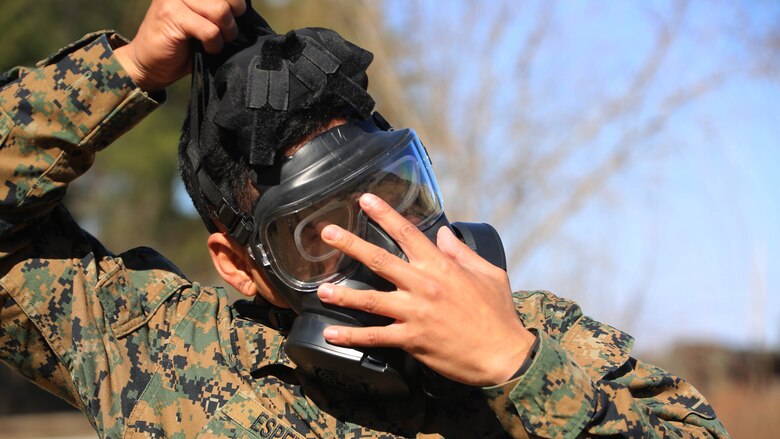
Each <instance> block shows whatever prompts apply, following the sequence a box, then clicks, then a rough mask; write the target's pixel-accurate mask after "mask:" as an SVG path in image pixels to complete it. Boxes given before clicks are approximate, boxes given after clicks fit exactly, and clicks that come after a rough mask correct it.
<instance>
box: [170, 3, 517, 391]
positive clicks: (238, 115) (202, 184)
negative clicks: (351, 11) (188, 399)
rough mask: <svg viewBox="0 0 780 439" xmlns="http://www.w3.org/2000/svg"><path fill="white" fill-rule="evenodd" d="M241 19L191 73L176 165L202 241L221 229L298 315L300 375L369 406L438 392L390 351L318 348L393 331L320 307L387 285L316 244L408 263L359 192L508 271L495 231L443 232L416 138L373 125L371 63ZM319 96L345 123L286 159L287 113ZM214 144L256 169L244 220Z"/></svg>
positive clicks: (471, 227) (333, 37)
mask: <svg viewBox="0 0 780 439" xmlns="http://www.w3.org/2000/svg"><path fill="white" fill-rule="evenodd" d="M237 21H238V24H239V30H240V31H241V34H240V35H239V38H238V39H237V42H238V43H233V45H232V46H231V45H227V46H226V49H225V50H223V52H222V53H221V54H220V55H218V56H209V55H205V54H202V53H197V54H196V57H195V59H194V61H193V77H192V78H193V79H192V96H191V99H190V114H189V136H190V138H189V142H187V143H186V145H184V147H185V148H186V151H185V154H183V156H184V157H185V158H186V160H185V161H184V163H183V166H184V167H185V168H187V169H188V172H189V175H190V176H191V178H190V179H189V184H190V186H191V187H190V188H189V190H190V195H191V196H193V198H195V199H197V198H200V199H201V200H203V201H205V202H207V203H205V204H206V205H209V206H211V207H210V208H209V209H208V210H209V211H208V212H203V211H201V210H202V209H199V213H200V214H201V217H202V218H203V220H204V223H205V225H206V227H207V229H208V230H209V231H210V232H212V233H213V232H217V231H227V233H228V234H229V235H230V236H231V238H232V239H234V240H235V241H236V242H238V243H239V244H240V245H243V246H245V247H246V248H247V249H248V251H249V254H250V256H251V257H252V258H253V259H254V261H255V264H256V265H257V267H258V268H259V269H260V270H261V271H262V272H263V273H264V274H265V277H266V278H267V279H268V280H269V282H270V284H271V286H272V288H274V289H275V291H277V292H278V293H279V294H280V295H281V296H282V297H284V298H285V300H286V301H287V302H288V303H289V305H290V307H291V308H292V310H293V311H294V313H295V315H296V316H295V318H294V322H293V324H292V326H291V328H289V332H288V334H287V340H286V344H285V350H286V353H287V355H288V356H289V358H290V359H291V360H292V361H293V362H294V363H295V364H296V365H297V367H298V370H299V371H300V372H303V373H305V374H308V375H310V376H313V377H316V378H317V379H318V380H320V381H321V382H323V383H327V384H331V385H336V386H339V387H340V388H342V389H347V390H351V391H354V392H356V393H361V394H365V395H383V396H397V397H400V396H404V395H407V394H409V393H410V392H412V391H413V390H414V388H415V387H417V386H420V385H423V386H424V387H427V388H431V387H436V383H432V381H436V380H437V376H436V374H435V373H432V371H430V370H428V369H426V368H425V367H422V366H421V365H419V364H418V363H417V362H416V361H414V360H413V359H412V358H411V356H409V355H408V354H407V353H406V352H404V351H402V350H400V349H384V348H382V349H355V348H344V347H339V346H335V345H331V344H329V343H328V342H326V341H325V340H324V338H323V336H322V331H323V330H324V329H325V328H326V327H327V326H329V325H348V326H377V325H387V324H390V323H392V320H391V319H389V318H387V317H383V316H378V315H372V314H368V313H364V312H361V311H357V310H351V309H345V308H340V307H336V306H331V305H325V304H323V303H321V302H320V301H319V299H318V298H317V295H316V290H317V287H318V286H319V285H320V284H322V283H324V282H330V283H334V284H337V285H343V286H347V287H350V288H354V289H372V290H379V291H392V290H394V289H395V287H394V286H393V285H392V284H391V283H389V282H388V281H387V280H385V279H383V278H381V277H379V276H378V275H376V274H375V273H373V272H371V271H370V270H369V269H367V267H365V266H364V265H362V264H360V263H359V262H358V261H355V260H353V259H351V258H349V257H348V256H346V255H344V254H342V253H340V252H338V251H336V250H335V249H333V248H331V247H329V246H327V245H326V244H324V242H323V241H322V240H321V239H320V232H321V231H322V229H323V228H324V227H325V226H327V225H329V224H337V225H339V226H341V227H342V228H344V229H346V230H348V231H350V232H352V233H354V234H355V235H357V236H359V237H361V238H362V239H364V240H366V241H368V242H370V243H373V244H374V245H377V246H379V247H381V248H384V249H385V250H387V251H388V252H390V253H391V254H393V255H395V256H397V257H400V258H405V255H404V254H403V252H402V251H401V249H400V248H399V247H398V245H397V244H396V243H395V242H394V241H393V239H391V238H390V237H389V236H388V235H387V233H385V231H384V230H382V229H381V228H380V227H378V226H377V225H376V224H375V223H373V222H372V221H371V220H370V219H369V218H368V217H367V216H366V215H365V214H364V213H363V212H362V211H361V209H360V207H359V205H358V198H359V197H360V195H361V194H363V193H367V192H368V193H373V194H375V195H377V196H379V197H381V198H382V199H384V200H385V201H386V202H388V203H389V204H390V205H391V206H392V207H393V208H394V209H395V210H397V211H398V212H400V213H401V215H403V216H404V217H405V218H407V219H408V220H409V221H410V222H411V223H412V224H414V225H415V226H417V227H418V228H419V229H420V230H422V231H423V232H424V233H425V235H426V236H428V237H429V238H430V239H431V240H433V241H434V242H435V240H436V232H437V231H438V229H439V228H440V227H442V226H445V227H450V228H451V229H452V230H453V231H454V233H455V234H456V236H458V237H459V238H460V239H462V240H463V241H464V242H465V243H466V244H468V245H469V246H470V247H471V248H472V249H473V250H475V251H476V252H477V253H478V254H480V255H481V256H482V257H484V258H485V259H487V260H488V261H490V262H492V263H493V264H495V265H497V266H499V267H502V268H505V265H506V262H505V257H504V250H503V246H502V244H501V239H500V237H499V236H498V233H497V232H496V231H495V230H494V229H493V228H492V227H490V226H489V225H487V224H473V223H453V224H450V223H449V222H448V220H447V218H446V216H445V214H444V208H443V206H442V200H441V195H440V192H439V187H438V184H437V182H436V179H435V177H434V174H433V171H432V168H431V161H430V159H429V157H428V154H427V152H426V150H425V148H424V147H423V145H422V143H421V142H420V140H419V139H418V138H417V135H416V134H415V133H414V131H412V130H410V129H402V130H392V129H391V128H390V126H389V124H387V122H386V121H385V120H384V119H383V118H382V117H381V116H379V115H378V113H371V109H372V108H373V105H374V103H373V99H371V97H370V96H369V95H368V93H367V92H366V87H367V77H366V76H365V69H366V68H367V67H368V64H369V63H370V62H371V58H372V56H371V54H370V52H367V51H365V50H363V49H361V48H359V47H357V46H355V45H354V44H352V43H349V42H347V41H346V40H344V39H342V38H341V37H340V36H338V34H336V33H335V32H333V31H329V30H326V29H316V28H308V29H303V30H297V31H294V32H290V33H288V34H286V35H284V36H281V35H276V34H274V33H273V31H272V30H271V29H270V27H268V24H267V23H266V22H265V21H264V20H263V19H262V18H261V17H259V15H257V13H256V12H254V11H253V10H251V8H250V9H249V10H248V11H247V13H245V14H244V15H242V16H241V17H239V19H238V20H237ZM322 93H334V94H335V95H337V96H338V97H339V99H341V101H343V102H344V103H345V105H346V106H347V107H349V108H350V109H351V111H352V115H353V117H352V118H351V119H350V120H351V122H349V123H347V124H346V125H342V126H338V127H336V128H333V129H331V130H329V131H326V132H324V133H322V134H320V135H318V136H317V137H315V138H314V139H312V140H311V141H309V142H308V143H307V144H306V145H303V146H302V147H301V148H300V149H299V150H298V151H297V152H295V153H294V154H293V155H292V156H290V157H284V156H282V155H281V154H278V151H277V150H276V149H275V148H276V145H277V144H278V142H279V139H278V137H276V136H277V134H276V133H278V131H279V129H278V128H279V126H281V125H282V124H283V123H284V121H285V120H286V119H285V118H286V117H288V114H289V112H292V111H297V110H305V109H306V108H307V105H309V104H310V102H311V101H312V100H313V99H316V98H317V96H319V95H321V94H322ZM214 133H217V134H214ZM220 133H229V134H230V139H232V142H217V144H219V145H220V147H222V148H225V149H226V150H227V149H228V148H235V150H233V151H231V152H230V154H231V155H236V154H238V155H241V156H243V157H246V159H247V161H248V163H249V165H250V166H251V167H252V169H253V176H252V183H253V184H254V185H255V187H256V188H257V189H258V192H259V193H260V197H259V198H258V200H257V201H256V204H255V205H254V208H253V209H252V212H251V215H247V214H246V213H244V212H242V211H241V210H240V209H238V208H237V207H236V206H235V205H234V204H233V203H231V202H230V201H228V200H230V199H231V197H228V196H225V193H226V191H227V190H228V189H226V188H225V187H220V186H219V185H218V184H216V183H215V182H214V181H213V180H212V178H211V177H209V174H208V173H207V172H206V171H205V167H206V162H205V161H206V160H207V159H206V158H205V156H206V154H205V153H204V152H203V150H202V144H204V143H205V144H214V142H215V138H218V137H214V136H218V135H219V134H220ZM209 136H211V137H209ZM204 137H205V138H208V139H207V140H206V141H204V140H203V139H204ZM196 204H197V203H196ZM201 204H203V203H201ZM215 223H218V224H220V226H221V227H217V225H216V224H215ZM257 306H260V305H257ZM426 383H427V384H426Z"/></svg>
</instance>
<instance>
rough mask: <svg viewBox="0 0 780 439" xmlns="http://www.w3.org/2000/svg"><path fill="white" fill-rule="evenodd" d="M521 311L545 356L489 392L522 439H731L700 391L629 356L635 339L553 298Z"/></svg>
mask: <svg viewBox="0 0 780 439" xmlns="http://www.w3.org/2000/svg"><path fill="white" fill-rule="evenodd" d="M516 303H518V310H519V311H520V315H521V318H522V319H523V321H524V323H525V324H526V326H528V327H533V328H536V329H537V331H538V337H539V340H540V345H539V350H538V352H537V354H536V356H535V357H534V359H533V362H532V363H531V366H530V367H529V368H528V370H527V371H526V372H525V374H524V375H522V376H520V377H518V378H517V379H515V380H512V381H510V382H508V383H505V384H503V385H500V386H495V387H490V388H485V389H484V392H485V394H486V396H487V398H488V401H489V402H488V403H489V404H490V405H491V407H492V408H493V410H494V411H495V412H496V414H497V415H498V417H499V419H500V420H501V422H502V424H503V425H504V427H505V428H506V429H507V431H509V432H510V433H511V434H512V435H513V436H514V437H527V435H528V434H530V435H532V436H541V437H580V436H625V437H728V433H727V432H726V430H725V428H724V427H723V425H722V424H721V423H720V422H719V421H718V419H717V418H716V417H715V413H714V411H713V409H712V407H710V406H709V404H707V402H706V400H705V399H704V397H703V396H702V395H701V394H700V393H699V392H698V391H697V390H696V389H695V388H694V387H693V386H691V385H690V384H688V383H686V382H685V381H683V380H681V379H680V378H677V377H675V376H673V375H671V374H669V373H668V372H666V371H664V370H662V369H659V368H657V367H654V366H651V365H647V364H644V363H641V362H638V361H637V360H635V359H633V358H631V357H630V356H629V354H630V350H631V346H632V345H633V339H632V338H631V337H630V336H629V335H627V334H625V333H623V332H622V331H619V330H617V329H615V328H612V327H610V326H609V325H605V324H603V323H599V322H596V321H594V320H592V319H590V318H589V317H587V316H583V315H582V312H581V311H580V308H579V307H578V306H577V305H575V304H573V303H572V302H569V301H566V300H562V299H557V298H555V297H554V296H552V295H551V294H549V293H546V292H535V293H527V294H523V295H521V296H519V297H516Z"/></svg>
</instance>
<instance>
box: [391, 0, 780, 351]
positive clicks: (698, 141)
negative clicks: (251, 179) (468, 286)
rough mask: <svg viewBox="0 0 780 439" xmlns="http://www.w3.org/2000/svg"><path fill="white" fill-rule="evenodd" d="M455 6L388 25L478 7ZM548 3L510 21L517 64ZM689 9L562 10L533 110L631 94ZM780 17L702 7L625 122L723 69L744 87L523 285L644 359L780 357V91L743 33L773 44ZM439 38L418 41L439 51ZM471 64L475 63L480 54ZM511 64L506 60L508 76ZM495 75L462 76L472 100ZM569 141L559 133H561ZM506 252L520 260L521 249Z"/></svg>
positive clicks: (520, 281) (566, 234)
mask: <svg viewBox="0 0 780 439" xmlns="http://www.w3.org/2000/svg"><path fill="white" fill-rule="evenodd" d="M446 4H447V8H442V7H441V6H442V5H443V3H442V2H421V3H416V4H415V5H414V7H408V5H405V4H403V3H398V2H389V3H388V13H387V16H388V21H389V22H390V23H391V25H392V26H398V27H399V28H402V26H403V24H404V21H405V20H409V17H408V14H409V11H410V10H414V11H415V12H416V13H419V14H421V16H422V20H420V21H421V22H423V23H429V25H430V28H436V27H437V26H436V23H437V22H440V21H442V20H445V21H446V20H455V22H457V18H455V19H453V17H457V16H458V14H459V13H462V11H463V10H465V9H466V8H465V7H464V3H463V2H447V3H446ZM509 4H510V5H512V7H515V4H513V3H511V2H510V3H509ZM541 4H542V3H540V2H525V3H523V4H522V6H521V4H517V7H522V8H525V9H524V11H523V13H521V14H519V18H517V19H515V20H514V21H511V20H510V21H509V22H508V24H507V26H511V27H512V28H511V29H510V30H509V32H507V38H506V40H505V41H504V42H503V43H502V44H505V45H506V48H507V50H506V51H505V52H502V53H507V54H508V53H511V50H510V49H511V48H512V45H513V44H515V42H516V41H521V40H522V39H523V38H522V37H523V36H524V35H525V34H526V33H527V32H528V31H529V28H530V27H531V26H532V25H533V20H534V17H535V11H536V10H538V9H539V6H540V5H541ZM482 5H483V7H484V10H485V11H486V14H489V13H490V12H492V10H491V8H493V9H495V8H497V7H498V3H497V2H485V3H482ZM675 5H676V3H673V2H666V1H654V2H607V1H588V2H585V1H568V2H560V3H558V4H557V6H556V9H555V14H554V15H553V20H552V23H553V25H554V26H555V31H554V32H553V33H552V34H551V35H550V36H549V37H548V39H549V41H550V42H549V43H548V45H546V46H544V45H543V46H542V49H541V50H540V52H539V56H538V58H537V63H536V65H535V67H534V70H533V71H532V73H531V77H532V80H531V82H530V84H531V87H534V88H535V89H534V91H535V92H536V93H537V94H538V95H539V96H541V97H542V99H541V100H537V101H536V104H537V105H536V106H534V107H533V108H525V109H524V111H530V112H532V113H534V114H535V115H537V116H539V117H542V118H544V117H546V115H547V114H552V115H555V114H560V113H562V112H565V111H566V110H571V109H573V110H575V111H576V110H577V109H580V108H583V109H585V110H587V108H588V107H587V100H588V99H590V98H593V99H596V98H597V97H598V96H599V95H611V94H613V93H618V92H619V91H620V90H621V88H622V87H625V86H626V84H627V83H629V82H630V80H631V75H630V73H631V72H632V69H636V68H637V67H638V66H639V65H640V64H641V62H642V60H644V59H645V57H646V55H647V53H648V51H649V50H650V49H651V48H652V45H653V41H654V40H653V39H652V36H653V35H654V34H653V31H654V29H656V27H655V26H656V24H657V23H658V22H659V20H660V21H663V20H667V19H668V17H669V16H670V15H671V14H670V11H671V10H672V9H673V7H674V6H675ZM404 14H406V15H404ZM778 17H780V4H778V3H776V2H768V1H766V2H761V1H757V2H750V3H747V4H744V5H742V4H734V3H729V2H724V1H709V2H705V1H694V2H691V3H690V4H689V8H688V10H687V13H686V14H685V16H684V19H683V25H684V26H683V28H684V29H685V30H684V32H683V34H682V35H681V36H680V38H679V40H678V41H677V42H676V43H675V45H674V46H673V49H672V51H671V52H670V53H669V56H668V59H667V60H666V61H665V62H664V64H663V66H662V68H661V69H660V71H659V74H658V76H657V79H656V80H655V81H654V82H653V83H652V85H651V86H650V87H649V91H648V97H647V99H646V101H645V104H643V105H642V106H640V107H639V109H638V111H637V112H636V115H630V116H628V117H626V118H625V120H624V121H623V122H621V123H625V124H631V123H633V122H634V121H636V120H641V119H642V118H643V117H648V115H650V114H652V112H653V110H654V109H655V108H657V107H658V106H659V105H661V103H662V98H663V97H665V96H667V95H668V93H669V92H670V91H672V90H674V89H675V88H676V87H677V86H679V85H680V84H685V83H686V81H692V80H694V79H695V78H698V77H701V76H702V75H703V74H705V73H706V72H710V71H713V70H723V71H726V72H728V74H729V79H728V80H727V81H726V82H725V84H723V85H722V86H721V87H718V88H717V89H715V90H714V91H713V92H711V93H708V94H705V95H704V96H702V97H700V98H697V99H695V100H694V101H693V102H692V103H691V104H689V105H686V106H684V107H682V109H680V110H679V111H676V112H674V113H673V114H671V117H670V120H669V121H668V123H667V124H666V125H665V127H664V129H663V130H662V132H661V133H660V134H659V135H658V136H656V137H655V138H653V139H651V140H650V141H648V142H645V143H643V144H640V145H636V148H637V149H640V148H643V150H642V151H640V152H639V154H640V155H639V159H638V160H637V161H636V162H635V163H634V165H633V166H631V167H630V168H628V169H627V170H625V171H623V172H621V173H619V174H618V175H616V176H614V177H613V178H611V179H610V181H609V182H608V184H607V185H606V187H605V189H604V191H603V192H602V193H601V194H599V196H597V197H594V198H593V199H592V200H591V202H589V203H588V204H587V205H586V206H585V207H584V208H583V209H582V210H581V211H580V212H579V213H577V214H576V215H574V216H572V217H571V218H570V219H569V220H568V222H567V223H566V224H565V227H564V229H563V230H562V232H561V233H560V234H559V235H558V236H556V237H555V238H554V239H551V240H550V242H549V243H546V244H545V245H544V246H542V247H541V248H540V250H539V251H537V252H535V253H534V255H533V257H532V258H531V259H530V260H529V261H527V262H526V263H525V264H524V265H523V266H522V267H520V268H519V269H516V270H513V271H512V272H511V273H510V277H511V279H512V283H513V287H515V288H519V289H528V288H533V289H536V288H541V289H550V290H552V291H554V292H556V293H557V294H559V295H562V296H565V297H570V298H573V299H575V300H577V301H578V302H580V303H581V304H582V306H583V308H584V309H585V310H586V312H587V313H589V314H591V315H593V316H595V317H596V318H598V319H600V320H603V321H606V322H609V323H612V324H614V325H615V326H619V327H622V328H625V329H627V330H628V331H629V332H631V333H632V334H634V335H635V336H636V337H637V339H638V341H637V347H638V349H640V350H657V349H660V348H663V347H667V346H669V345H671V344H672V343H675V342H677V341H680V340H698V341H708V342H709V341H711V342H719V343H725V344H728V345H733V346H759V347H770V346H771V347H780V294H779V293H780V291H779V290H780V280H779V279H778V273H780V263H779V262H778V261H780V257H779V256H780V255H779V254H778V252H779V251H780V232H778V224H780V197H779V196H778V195H777V192H778V188H780V175H779V174H780V81H778V77H777V76H775V77H774V78H767V77H765V76H764V77H761V76H756V75H752V74H750V72H748V71H747V70H749V68H750V67H751V66H752V63H753V62H754V61H755V60H756V51H755V49H754V48H753V46H752V44H755V43H756V41H755V40H752V39H750V38H748V39H747V40H744V39H738V38H736V37H735V36H734V35H735V34H739V33H742V34H745V35H749V36H750V37H751V38H752V37H753V36H755V35H760V34H761V33H763V32H765V31H766V30H768V29H771V28H772V27H773V26H777V23H779V22H780V21H778ZM469 18H470V20H469V21H470V23H469V24H472V25H474V28H469V27H468V26H459V27H457V26H451V27H450V28H451V29H453V30H454V32H453V34H452V35H451V39H452V47H450V48H445V49H443V50H452V51H458V50H461V51H465V50H466V49H465V48H466V47H467V45H466V44H464V42H466V41H467V40H468V39H469V38H479V35H481V32H485V31H489V30H490V29H489V28H488V29H485V28H484V26H482V27H480V26H481V24H480V18H479V17H469ZM461 24H462V23H461ZM427 30H428V29H427V28H426V29H420V32H419V33H420V35H414V36H413V38H419V39H421V40H424V39H425V38H427V37H428V36H430V33H426V31H427ZM743 31H744V32H743ZM459 56H461V57H462V58H463V59H467V60H468V59H469V53H462V54H459ZM432 57H433V58H434V59H436V60H438V55H435V56H434V55H432ZM512 61H513V60H512V59H506V58H503V59H502V58H501V57H500V56H499V57H497V59H495V62H496V64H497V65H510V64H511V63H512ZM427 62H429V63H430V62H434V61H433V60H428V61H427ZM480 68H481V67H480V66H478V65H477V66H475V65H469V64H468V63H464V64H463V65H462V66H461V68H460V69H459V70H458V71H453V72H452V74H453V75H462V76H463V79H462V81H464V82H463V84H464V85H463V87H464V88H467V87H468V86H469V81H478V80H480V75H479V69H480ZM583 101H585V102H583ZM379 105H380V108H381V102H380V103H379ZM500 124H501V121H496V123H495V127H498V126H499V125H500ZM619 129H620V125H619V124H617V125H616V127H613V128H610V129H607V130H605V131H604V132H603V133H602V134H601V136H600V137H601V138H600V139H597V140H596V141H594V143H593V144H592V145H583V146H587V147H588V148H591V149H587V148H583V151H582V153H581V154H579V155H575V156H574V159H573V160H572V161H570V162H569V163H568V164H567V167H568V168H569V169H568V172H570V173H571V174H576V173H577V172H578V171H580V170H583V169H586V168H587V166H588V164H589V163H590V162H592V161H593V160H594V157H596V156H597V155H598V154H599V152H598V151H599V150H600V151H601V152H602V153H603V151H604V150H603V148H602V146H603V145H606V144H608V143H609V140H610V138H611V137H616V136H617V135H618V134H619V131H618V130H619ZM495 130H500V128H495ZM566 130H567V127H566V126H565V125H564V124H562V125H561V126H559V131H560V136H566V135H567V132H566ZM499 133H500V132H499ZM491 134H495V132H493V133H489V132H487V130H486V136H490V135H491ZM496 137H500V135H498V136H496ZM423 140H424V141H425V139H423ZM539 147H544V143H542V142H541V141H540V145H539ZM492 148H499V146H494V147H492ZM600 148H602V149H600ZM645 150H646V151H645ZM486 153H487V154H493V155H494V156H498V155H500V154H507V153H508V152H507V151H506V150H501V151H499V150H488V151H486ZM433 154H434V163H436V157H435V151H434V153H433ZM445 178H446V177H445ZM446 196H447V193H445V198H446ZM480 220H482V221H487V222H491V219H490V218H489V217H487V218H480ZM517 227H522V225H517ZM501 232H502V235H503V234H504V232H506V236H514V235H513V234H512V233H513V232H512V231H503V230H502V231H501ZM505 244H506V246H507V251H508V252H511V251H512V243H511V242H505ZM573 272H574V273H579V274H578V277H577V279H578V282H577V283H576V284H573V283H572V282H571V281H570V279H571V273H573ZM583 273H584V274H583Z"/></svg>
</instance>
